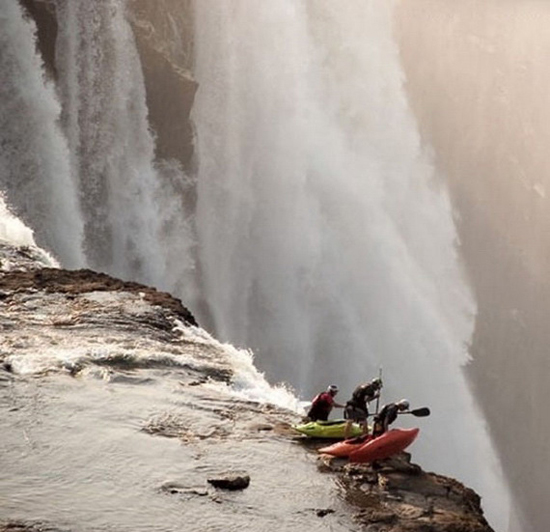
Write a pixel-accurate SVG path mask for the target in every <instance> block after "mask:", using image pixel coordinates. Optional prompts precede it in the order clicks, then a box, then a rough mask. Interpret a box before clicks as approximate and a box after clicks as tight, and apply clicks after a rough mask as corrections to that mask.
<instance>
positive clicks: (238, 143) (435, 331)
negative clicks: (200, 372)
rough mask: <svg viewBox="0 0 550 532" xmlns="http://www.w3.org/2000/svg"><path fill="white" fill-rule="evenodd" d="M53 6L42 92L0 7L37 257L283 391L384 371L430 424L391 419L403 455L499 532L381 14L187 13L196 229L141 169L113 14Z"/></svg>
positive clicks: (16, 166)
mask: <svg viewBox="0 0 550 532" xmlns="http://www.w3.org/2000/svg"><path fill="white" fill-rule="evenodd" d="M54 4H55V7H56V12H57V19H58V30H59V35H58V41H57V46H56V54H57V56H56V69H57V72H58V86H57V92H56V91H55V90H54V88H53V87H52V86H51V84H50V83H49V82H47V81H45V76H44V72H43V66H42V64H41V61H40V59H39V57H38V55H37V53H36V50H35V37H34V31H35V29H34V25H33V24H32V23H31V22H29V21H27V20H25V19H24V18H23V16H22V12H21V9H20V7H19V5H18V3H17V2H6V1H4V2H2V3H1V5H0V42H1V45H2V46H1V47H0V65H1V67H2V72H3V74H4V73H6V74H7V75H6V76H3V80H2V84H1V85H0V121H1V122H0V126H1V128H0V143H1V145H2V150H3V151H2V153H0V184H1V187H2V189H4V190H5V191H6V196H7V199H8V202H9V203H10V205H12V206H13V208H14V209H15V211H16V213H17V214H18V215H21V216H22V218H23V219H24V221H25V222H26V223H27V224H28V225H29V226H30V227H32V228H33V229H35V231H36V236H37V243H38V244H39V245H45V244H46V245H45V247H47V248H48V249H49V250H52V251H54V252H55V254H56V255H57V257H58V258H59V259H60V260H61V262H62V264H63V265H64V266H80V265H83V264H86V265H88V266H91V267H93V268H95V269H99V270H103V271H106V272H108V273H111V274H114V275H117V276H120V277H123V278H126V279H132V280H137V281H142V282H147V283H151V284H154V285H155V286H158V287H161V288H164V289H169V290H171V291H173V292H174V293H175V294H177V295H178V296H180V297H183V298H184V299H185V300H186V301H189V304H190V305H191V306H193V303H194V305H195V308H199V309H201V310H200V312H202V314H203V315H202V316H200V315H199V321H200V322H201V323H202V324H209V325H210V328H211V329H212V330H213V332H214V333H215V334H216V336H217V337H218V338H220V339H221V340H222V341H231V342H232V343H234V344H237V345H240V346H244V347H251V348H253V349H254V352H255V357H256V358H255V360H256V363H257V364H258V365H259V367H260V369H262V370H264V371H266V372H267V375H268V377H269V378H270V379H271V380H272V381H274V380H282V381H287V382H289V383H291V384H292V385H293V386H294V387H295V388H296V389H297V390H298V392H299V393H300V394H312V393H314V392H315V391H317V389H318V388H319V387H321V386H322V387H324V386H326V384H328V382H331V381H334V382H337V383H338V384H339V385H340V388H341V390H342V392H341V393H342V395H344V394H349V393H351V390H352V389H353V387H354V386H355V385H356V384H358V383H359V382H362V381H365V380H367V379H369V378H372V377H374V376H377V375H378V371H379V368H382V369H383V377H384V382H385V387H384V397H383V399H384V400H385V401H386V400H387V401H389V400H394V399H399V398H401V397H407V398H408V399H409V400H410V401H411V404H412V406H413V407H416V406H430V407H431V409H432V412H433V414H432V416H431V417H430V418H427V419H423V420H415V419H409V421H410V422H411V423H412V422H416V423H415V424H417V425H419V426H421V430H422V437H421V438H419V441H418V443H416V444H415V446H414V449H413V452H414V455H415V460H416V461H418V462H419V463H421V464H422V465H423V467H425V468H428V469H433V470H436V471H438V472H441V473H447V474H450V475H453V476H455V477H457V478H459V479H461V480H464V481H465V482H466V483H467V484H469V485H471V486H473V487H474V488H475V489H477V490H478V491H479V492H480V493H481V494H482V496H483V506H484V507H485V508H486V510H487V511H488V513H489V516H490V517H491V519H493V520H494V526H495V527H496V528H497V524H498V525H499V526H498V529H499V530H501V531H503V530H505V526H504V523H503V519H504V518H505V514H504V512H502V511H500V510H501V508H502V507H507V505H508V499H507V497H508V495H507V493H506V489H505V488H504V487H503V486H504V485H505V484H504V481H503V480H502V478H501V476H500V467H499V464H498V460H497V458H496V456H495V454H494V450H493V448H492V446H491V441H490V438H489V436H488V434H487V432H486V429H485V426H484V422H483V419H482V418H481V416H480V414H479V412H478V411H477V408H476V405H475V402H474V400H473V398H472V396H471V393H470V391H469V389H468V386H467V383H466V381H465V378H464V375H463V371H462V368H463V366H464V365H465V364H467V363H468V344H469V342H470V339H471V335H472V331H473V327H474V319H475V313H476V305H475V301H474V299H473V296H472V294H471V291H470V289H469V286H468V282H467V279H466V278H465V275H464V272H463V271H462V267H461V259H460V251H459V245H458V244H459V243H458V239H457V233H456V229H455V226H454V220H453V211H452V206H451V203H450V200H449V197H448V195H447V192H446V188H445V181H444V176H440V175H438V173H437V172H436V170H435V168H434V165H433V161H432V157H431V155H430V151H429V147H426V146H424V145H423V144H422V142H421V139H420V137H419V134H418V131H417V128H416V124H415V121H414V117H413V116H412V114H411V112H410V109H409V107H408V103H407V98H406V93H405V90H404V88H403V83H404V79H403V73H402V70H401V68H400V64H399V55H398V50H397V48H396V44H395V42H394V40H393V38H392V28H391V15H392V2H388V0H361V1H359V0H347V1H346V2H338V3H337V2H334V1H331V0H314V1H306V0H277V1H276V2H259V1H257V0H232V1H231V2H219V1H218V0H200V1H198V2H196V3H195V12H196V25H195V27H196V28H197V35H196V77H197V79H198V81H199V83H200V89H199V93H198V96H197V101H196V106H195V109H194V121H195V124H196V128H197V144H196V154H197V160H198V175H197V182H196V187H197V190H196V192H197V206H196V212H194V213H189V212H186V211H185V206H184V204H183V200H182V194H181V191H182V189H185V188H188V187H192V186H195V183H194V182H193V181H192V180H190V178H189V177H187V176H185V175H184V174H183V172H182V170H181V169H180V168H179V167H178V166H177V165H176V164H175V163H174V162H173V161H161V162H159V161H156V160H155V143H154V138H153V135H152V133H151V132H150V130H149V125H148V117H147V106H146V99H145V90H144V83H143V75H142V71H141V66H140V63H139V57H138V55H137V51H136V47H135V42H134V37H133V34H132V32H131V28H130V26H129V25H128V22H127V20H126V8H125V2H124V1H123V0H104V1H101V2H92V1H90V0H55V2H54ZM57 98H59V99H60V101H61V103H62V105H60V104H59V102H58V99H57ZM191 216H194V218H193V219H192V220H191ZM195 271H197V272H198V274H197V275H195ZM198 279H200V287H199V285H198ZM199 294H200V298H199ZM204 305H207V308H205V307H204ZM194 310H195V309H194ZM200 312H198V314H200ZM341 400H345V397H342V399H341ZM403 417H404V416H403ZM403 421H404V420H403ZM499 486H501V487H502V489H499V488H498V487H499Z"/></svg>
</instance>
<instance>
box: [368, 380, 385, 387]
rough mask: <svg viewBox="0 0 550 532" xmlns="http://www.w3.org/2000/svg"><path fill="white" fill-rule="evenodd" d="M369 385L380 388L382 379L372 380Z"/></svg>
mask: <svg viewBox="0 0 550 532" xmlns="http://www.w3.org/2000/svg"><path fill="white" fill-rule="evenodd" d="M370 382H371V384H374V385H375V386H377V387H378V388H382V379H378V378H376V379H372V381H370Z"/></svg>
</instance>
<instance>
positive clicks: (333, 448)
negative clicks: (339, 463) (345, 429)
mask: <svg viewBox="0 0 550 532" xmlns="http://www.w3.org/2000/svg"><path fill="white" fill-rule="evenodd" d="M370 440H372V436H358V437H357V438H351V439H349V440H344V441H339V442H336V443H333V444H332V445H328V446H327V447H322V448H321V449H319V452H320V453H324V454H330V455H332V456H339V457H346V456H349V455H350V454H351V453H352V452H353V451H357V450H358V449H359V448H360V447H362V446H363V445H365V443H367V442H369V441H370Z"/></svg>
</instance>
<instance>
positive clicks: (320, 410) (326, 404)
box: [307, 384, 344, 421]
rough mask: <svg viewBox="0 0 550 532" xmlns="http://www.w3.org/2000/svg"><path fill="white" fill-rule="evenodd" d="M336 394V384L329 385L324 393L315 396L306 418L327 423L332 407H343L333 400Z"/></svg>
mask: <svg viewBox="0 0 550 532" xmlns="http://www.w3.org/2000/svg"><path fill="white" fill-rule="evenodd" d="M337 393H338V386H336V384H331V385H330V386H329V387H328V388H327V389H326V391H324V392H321V393H320V394H318V395H316V396H315V398H314V399H313V401H312V402H311V407H310V409H309V412H308V413H307V417H308V418H309V419H310V420H311V421H327V420H328V416H329V415H330V412H331V411H332V409H333V408H334V407H336V408H344V405H340V404H338V403H337V402H336V401H335V400H334V398H335V397H336V394H337Z"/></svg>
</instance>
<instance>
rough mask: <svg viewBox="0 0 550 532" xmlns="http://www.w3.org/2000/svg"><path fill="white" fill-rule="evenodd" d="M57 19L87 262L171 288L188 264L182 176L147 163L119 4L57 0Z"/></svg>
mask: <svg viewBox="0 0 550 532" xmlns="http://www.w3.org/2000/svg"><path fill="white" fill-rule="evenodd" d="M57 18H58V24H59V36H58V42H57V50H58V52H57V57H58V60H57V67H58V69H59V72H60V86H61V94H62V98H63V101H64V113H63V122H64V125H65V128H66V131H67V138H68V139H69V146H70V152H71V165H72V168H73V171H74V172H75V173H76V174H77V175H78V176H79V188H80V194H81V201H82V209H83V211H84V219H85V249H86V255H87V259H88V263H89V264H90V265H92V266H93V267H95V268H98V269H100V270H106V271H109V272H110V273H113V274H116V275H120V276H124V277H126V278H131V279H138V280H141V281H146V282H149V283H155V284H157V286H159V285H160V286H162V287H167V288H168V287H170V288H175V285H177V281H176V279H177V278H178V276H180V275H182V272H184V271H185V270H186V268H188V267H189V268H191V267H192V266H186V263H185V262H186V259H185V257H188V256H189V253H188V246H189V245H190V233H189V229H188V224H187V221H186V220H185V217H184V216H181V214H180V212H181V210H182V209H183V200H181V199H178V197H180V198H181V194H178V190H177V188H178V187H180V188H181V187H183V186H185V181H186V178H185V176H184V175H183V174H182V172H181V170H179V168H177V166H175V165H174V163H172V165H171V166H170V165H168V166H166V165H165V166H164V167H163V168H160V167H159V166H158V165H155V163H154V160H155V153H154V151H155V145H154V141H153V137H152V135H151V132H150V131H149V126H148V118H147V106H146V103H145V89H144V83H143V74H142V71H141V64H140V62H139V57H138V54H137V50H136V46H135V42H134V36H133V34H132V31H131V28H130V26H129V24H128V22H127V20H126V10H125V3H124V2H121V1H119V0H108V1H105V2H89V1H88V0H57ZM166 241H169V242H170V245H169V246H166V245H165V242H166ZM167 248H168V249H167ZM190 262H191V261H190V260H188V264H189V263H190ZM176 263H177V267H176ZM171 272H172V273H171Z"/></svg>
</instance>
